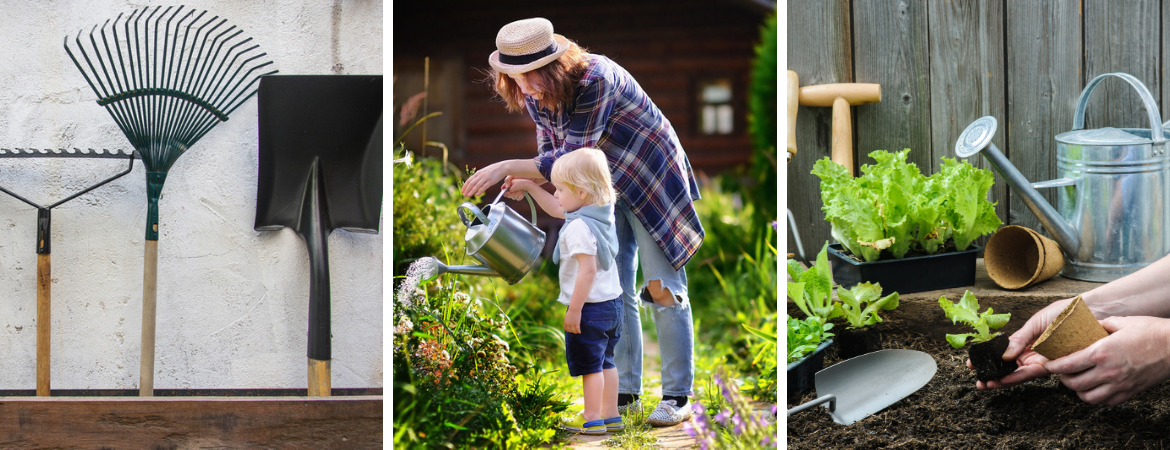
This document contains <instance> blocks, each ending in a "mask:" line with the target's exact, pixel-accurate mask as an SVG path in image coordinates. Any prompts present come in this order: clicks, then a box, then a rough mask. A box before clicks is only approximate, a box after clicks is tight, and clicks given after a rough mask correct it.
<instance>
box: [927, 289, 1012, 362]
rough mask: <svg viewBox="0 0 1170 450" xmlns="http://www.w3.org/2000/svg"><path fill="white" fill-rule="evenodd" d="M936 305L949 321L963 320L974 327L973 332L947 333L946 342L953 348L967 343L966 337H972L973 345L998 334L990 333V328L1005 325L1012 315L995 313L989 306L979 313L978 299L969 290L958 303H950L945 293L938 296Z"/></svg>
mask: <svg viewBox="0 0 1170 450" xmlns="http://www.w3.org/2000/svg"><path fill="white" fill-rule="evenodd" d="M938 305H939V306H941V307H942V309H943V313H945V314H946V315H947V318H948V319H951V323H958V322H963V323H965V324H967V325H971V326H972V327H974V328H975V331H976V332H975V333H964V334H948V335H947V342H949V343H950V344H951V347H954V348H962V347H963V346H964V345H966V344H967V339H968V338H972V339H971V344H972V345H974V344H978V343H980V342H987V341H989V340H991V339H992V338H994V337H996V336H999V335H1000V333H991V330H994V329H997V328H1000V327H1002V326H1004V325H1007V323H1008V319H1011V317H1012V315H1011V314H1010V313H1009V314H995V313H994V311H993V310H992V309H991V308H987V311H984V312H983V313H979V300H977V299H976V298H975V295H974V294H972V293H971V291H967V292H966V293H964V294H963V298H961V299H959V302H958V303H951V301H950V300H947V296H945V295H944V296H942V297H939V298H938Z"/></svg>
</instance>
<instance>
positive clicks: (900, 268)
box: [829, 243, 983, 296]
mask: <svg viewBox="0 0 1170 450" xmlns="http://www.w3.org/2000/svg"><path fill="white" fill-rule="evenodd" d="M982 249H983V247H980V246H978V245H972V246H970V247H968V248H967V249H966V250H963V251H961V252H949V253H937V254H934V255H926V256H915V257H912V258H901V259H888V260H879V261H870V262H860V261H858V260H856V259H853V258H851V257H850V256H849V255H846V254H845V251H844V250H842V248H841V244H839V243H838V244H829V262H830V263H831V264H832V266H833V281H835V282H837V283H839V284H840V285H841V287H843V288H845V289H849V288H852V287H853V286H856V285H858V284H860V283H864V282H870V283H881V285H882V295H883V296H886V295H890V294H892V293H894V292H897V293H899V294H909V293H911V292H922V291H933V290H936V289H947V288H953V287H960V286H974V285H975V259H976V258H977V257H978V256H979V251H980V250H982Z"/></svg>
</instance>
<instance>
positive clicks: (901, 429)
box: [787, 316, 1170, 449]
mask: <svg viewBox="0 0 1170 450" xmlns="http://www.w3.org/2000/svg"><path fill="white" fill-rule="evenodd" d="M1024 317H1026V316H1024ZM883 328H884V327H883ZM882 334H883V336H882V348H907V349H913V350H920V351H924V352H926V353H928V354H930V355H931V356H933V357H934V359H935V362H936V363H937V364H938V373H937V374H936V375H935V376H934V379H932V380H931V381H930V383H928V384H927V385H926V386H924V387H923V388H922V389H920V390H919V391H918V392H916V393H914V394H911V395H910V396H909V397H906V398H904V399H902V400H900V401H898V402H896V403H894V404H893V405H891V406H889V407H887V408H886V409H884V410H882V411H880V412H878V413H877V414H874V415H873V416H870V417H868V418H865V419H862V420H860V421H858V422H856V423H854V424H853V425H850V426H844V425H839V424H837V423H835V422H833V419H832V418H830V417H829V415H828V414H827V413H825V412H824V410H823V408H820V407H818V408H814V409H811V410H808V411H805V412H801V413H798V414H796V415H795V416H792V417H789V418H788V419H787V432H788V448H789V449H824V448H899V449H934V448H938V449H1000V448H1004V449H1078V448H1150V449H1157V448H1164V447H1167V448H1170V383H1162V384H1159V385H1157V386H1155V387H1153V388H1151V389H1148V390H1146V391H1145V392H1142V393H1140V394H1138V395H1136V396H1134V397H1133V398H1131V399H1130V400H1129V401H1127V402H1125V403H1123V404H1121V405H1118V406H1113V407H1109V406H1097V405H1090V404H1087V403H1085V402H1083V401H1081V400H1080V399H1079V398H1078V397H1077V395H1076V393H1075V392H1073V391H1072V390H1070V389H1068V388H1066V387H1064V385H1063V384H1061V383H1060V380H1059V378H1058V377H1057V376H1055V375H1053V376H1049V377H1047V378H1042V379H1037V380H1033V381H1031V382H1029V383H1026V384H1024V385H1021V386H1016V387H1014V388H1011V389H1006V390H992V391H979V390H977V389H975V373H974V371H972V370H970V369H968V368H967V367H966V365H965V361H966V359H967V349H966V348H962V349H954V348H951V346H950V345H948V344H947V343H946V341H945V340H942V339H934V338H930V339H928V338H927V337H926V336H924V335H922V334H913V333H900V334H893V333H892V332H891V331H890V330H882ZM835 347H836V346H835V345H834V346H833V347H831V348H830V350H829V353H828V355H827V356H826V358H825V367H829V366H831V365H833V364H836V363H837V362H839V361H840V359H839V358H838V357H837V355H836V350H835ZM866 382H867V383H872V384H873V386H874V387H875V388H877V387H879V386H881V383H882V380H867V381H866ZM816 397H817V395H816V392H815V391H813V392H808V393H805V394H803V395H801V396H799V398H796V397H794V398H789V399H788V407H789V408H792V407H794V406H796V405H799V404H801V403H804V402H808V401H811V400H813V399H815V398H816Z"/></svg>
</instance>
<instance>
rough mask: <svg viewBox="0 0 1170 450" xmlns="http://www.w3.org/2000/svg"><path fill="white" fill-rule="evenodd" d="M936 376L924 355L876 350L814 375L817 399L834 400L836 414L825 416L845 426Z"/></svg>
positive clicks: (902, 396) (933, 363)
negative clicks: (827, 397) (825, 397)
mask: <svg viewBox="0 0 1170 450" xmlns="http://www.w3.org/2000/svg"><path fill="white" fill-rule="evenodd" d="M936 372H938V365H937V364H936V363H935V362H934V358H932V357H931V356H930V355H928V354H926V353H923V352H920V351H916V350H905V349H886V350H879V351H876V352H872V353H866V354H864V355H861V356H858V357H856V358H851V359H848V360H846V361H842V362H840V363H837V364H834V365H833V366H831V367H829V368H827V369H824V370H822V371H820V372H817V374H816V388H817V395H818V396H821V397H823V396H826V395H829V394H832V395H834V396H836V397H837V407H836V410H835V411H832V412H830V413H829V415H830V416H832V417H833V421H835V422H837V423H839V424H842V425H849V424H852V423H853V422H856V421H858V420H861V419H864V418H866V417H869V416H870V415H872V414H874V413H877V412H878V411H881V410H883V409H885V408H886V407H887V406H890V405H892V404H894V402H897V401H898V400H901V399H903V398H905V397H906V396H908V395H910V394H913V393H915V392H917V391H918V390H919V389H921V388H922V387H923V386H926V383H929V382H930V380H931V379H933V378H934V374H935V373H936Z"/></svg>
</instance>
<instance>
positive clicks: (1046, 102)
mask: <svg viewBox="0 0 1170 450" xmlns="http://www.w3.org/2000/svg"><path fill="white" fill-rule="evenodd" d="M1005 22H1006V29H1007V33H1006V36H1007V37H1006V40H1007V48H1009V49H1011V51H1010V52H1008V53H1007V80H1008V84H1007V95H1008V102H1007V116H1006V117H1003V118H997V119H999V120H1000V125H999V126H1000V130H999V133H1000V134H1005V135H1006V136H1007V144H1008V145H1007V149H1004V150H1005V151H1006V150H1008V149H1010V150H1011V152H1010V153H1008V154H1007V156H1008V159H1010V160H1011V161H1012V164H1013V165H1015V166H1016V168H1017V169H1019V171H1020V173H1021V174H1023V175H1024V178H1026V179H1028V181H1031V182H1037V181H1045V180H1051V179H1055V178H1057V171H1056V139H1055V138H1056V135H1057V134H1060V133H1063V132H1065V131H1068V130H1070V129H1072V118H1073V110H1074V108H1075V107H1076V102H1077V97H1078V96H1079V95H1080V93H1081V88H1082V87H1083V86H1084V85H1085V80H1083V79H1082V73H1083V70H1082V69H1083V68H1082V67H1081V42H1082V40H1081V14H1080V9H1079V8H1078V5H1077V4H1076V3H1072V2H1065V1H1057V0H1052V1H1047V0H1046V1H1038V2H1032V1H1017V2H1008V3H1007V11H1006V14H1005ZM998 181H999V180H997V182H998ZM1040 194H1041V195H1043V196H1044V198H1045V199H1047V200H1048V201H1049V203H1050V204H1052V205H1053V206H1054V207H1055V205H1056V203H1055V201H1056V190H1055V189H1042V190H1040ZM1001 219H1004V224H1005V225H1008V224H1010V225H1020V226H1024V227H1028V228H1031V229H1033V230H1037V231H1041V232H1042V233H1045V235H1047V236H1051V234H1048V233H1046V232H1045V231H1043V227H1041V226H1040V222H1039V220H1037V218H1036V216H1035V215H1034V214H1033V213H1032V211H1031V210H1029V209H1028V207H1027V206H1025V205H1024V203H1023V201H1021V200H1020V199H1019V196H1018V195H1017V194H1016V192H1015V191H1010V192H1009V195H1008V216H1007V218H1002V217H1001Z"/></svg>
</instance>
